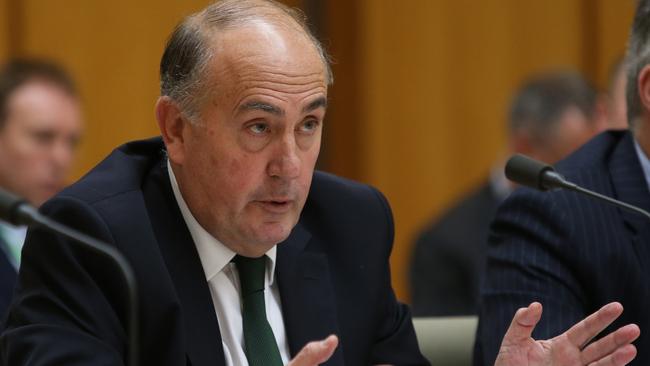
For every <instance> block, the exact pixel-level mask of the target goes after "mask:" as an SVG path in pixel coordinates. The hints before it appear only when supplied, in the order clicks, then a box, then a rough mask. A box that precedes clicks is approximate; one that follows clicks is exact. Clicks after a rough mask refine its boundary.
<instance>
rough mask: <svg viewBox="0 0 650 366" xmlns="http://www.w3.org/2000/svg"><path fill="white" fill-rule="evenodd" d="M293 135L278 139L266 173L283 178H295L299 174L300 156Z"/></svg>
mask: <svg viewBox="0 0 650 366" xmlns="http://www.w3.org/2000/svg"><path fill="white" fill-rule="evenodd" d="M298 154H299V151H298V146H297V145H296V140H295V136H293V134H291V136H285V137H283V138H282V140H280V141H278V144H277V146H276V148H275V149H274V150H273V156H272V157H271V160H270V162H269V166H268V174H269V175H270V176H271V177H278V178H284V179H293V178H297V177H298V175H299V174H300V163H301V161H300V156H299V155H298Z"/></svg>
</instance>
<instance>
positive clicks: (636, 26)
mask: <svg viewBox="0 0 650 366" xmlns="http://www.w3.org/2000/svg"><path fill="white" fill-rule="evenodd" d="M625 64H626V67H627V86H626V89H625V99H626V100H627V119H628V122H629V124H630V127H632V128H634V120H635V119H636V118H637V117H639V116H640V115H641V113H642V112H643V104H642V102H641V97H640V96H639V88H638V85H637V82H638V81H637V79H638V78H639V73H640V72H641V70H642V69H643V68H644V67H645V66H646V65H648V64H650V1H647V0H640V1H639V3H638V5H637V8H636V14H635V15H634V22H633V23H632V29H631V30H630V37H629V39H628V44H627V53H626V55H625Z"/></svg>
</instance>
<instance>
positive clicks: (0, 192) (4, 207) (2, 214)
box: [0, 189, 26, 225]
mask: <svg viewBox="0 0 650 366" xmlns="http://www.w3.org/2000/svg"><path fill="white" fill-rule="evenodd" d="M23 204H26V201H25V200H23V199H22V198H20V197H18V196H16V195H15V194H13V193H10V192H7V191H5V190H4V189H0V220H4V221H7V222H9V223H11V224H14V225H22V224H24V222H23V220H22V218H21V215H20V213H19V212H18V211H19V210H18V208H19V206H21V205H23Z"/></svg>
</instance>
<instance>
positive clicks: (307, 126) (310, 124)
mask: <svg viewBox="0 0 650 366" xmlns="http://www.w3.org/2000/svg"><path fill="white" fill-rule="evenodd" d="M319 125H320V121H318V120H317V119H308V120H305V121H304V122H303V123H302V124H301V125H300V127H299V129H300V132H304V133H313V132H314V131H316V130H317V129H318V126H319Z"/></svg>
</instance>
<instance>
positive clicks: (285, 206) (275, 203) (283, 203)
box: [258, 200, 291, 213]
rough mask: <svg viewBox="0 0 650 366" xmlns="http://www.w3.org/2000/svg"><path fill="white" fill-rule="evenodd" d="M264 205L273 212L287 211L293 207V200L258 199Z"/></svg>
mask: <svg viewBox="0 0 650 366" xmlns="http://www.w3.org/2000/svg"><path fill="white" fill-rule="evenodd" d="M258 202H260V204H261V205H262V207H263V208H264V209H265V210H267V211H270V212H273V213H285V212H287V211H288V210H289V208H290V207H291V201H289V200H269V201H258Z"/></svg>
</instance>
